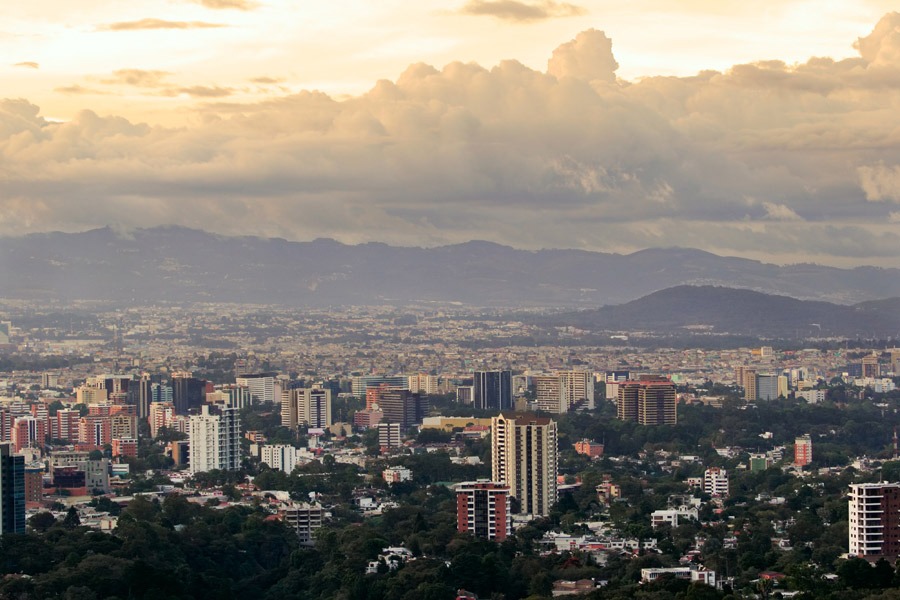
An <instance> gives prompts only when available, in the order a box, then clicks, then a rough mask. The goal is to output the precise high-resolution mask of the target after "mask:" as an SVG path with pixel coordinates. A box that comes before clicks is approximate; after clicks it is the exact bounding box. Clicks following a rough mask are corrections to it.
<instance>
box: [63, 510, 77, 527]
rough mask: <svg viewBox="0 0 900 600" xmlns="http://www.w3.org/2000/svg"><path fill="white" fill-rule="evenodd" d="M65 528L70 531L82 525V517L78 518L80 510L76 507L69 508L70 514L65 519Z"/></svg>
mask: <svg viewBox="0 0 900 600" xmlns="http://www.w3.org/2000/svg"><path fill="white" fill-rule="evenodd" d="M62 524H63V527H67V528H69V529H74V528H75V527H78V526H79V525H81V517H79V516H78V510H77V509H76V508H75V507H74V506H70V507H69V512H67V513H66V517H65V518H64V519H63V522H62Z"/></svg>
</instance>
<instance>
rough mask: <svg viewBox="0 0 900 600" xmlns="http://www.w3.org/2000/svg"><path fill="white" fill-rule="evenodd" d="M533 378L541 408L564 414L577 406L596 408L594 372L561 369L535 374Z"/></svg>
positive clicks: (539, 407) (536, 397)
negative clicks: (546, 373)
mask: <svg viewBox="0 0 900 600" xmlns="http://www.w3.org/2000/svg"><path fill="white" fill-rule="evenodd" d="M531 380H532V383H533V384H534V390H535V401H536V402H537V405H538V409H539V410H542V411H544V412H549V413H556V414H562V413H566V412H569V411H570V410H572V409H573V408H575V407H576V406H584V407H585V408H588V409H593V408H594V375H593V373H589V372H587V371H559V372H557V373H556V374H554V375H535V376H533V377H532V378H531Z"/></svg>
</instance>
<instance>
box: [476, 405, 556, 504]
mask: <svg viewBox="0 0 900 600" xmlns="http://www.w3.org/2000/svg"><path fill="white" fill-rule="evenodd" d="M491 460H492V463H491V479H492V481H495V482H498V483H504V484H506V485H508V486H509V495H510V496H512V497H513V498H515V500H516V502H517V504H518V507H519V511H518V512H522V513H527V514H531V515H535V516H546V515H548V514H550V507H552V506H553V505H554V504H555V503H556V476H557V472H558V465H557V431H556V422H555V421H553V420H552V419H549V418H546V417H537V416H535V415H514V416H511V417H506V416H504V415H503V414H501V415H500V416H498V417H494V418H492V419H491Z"/></svg>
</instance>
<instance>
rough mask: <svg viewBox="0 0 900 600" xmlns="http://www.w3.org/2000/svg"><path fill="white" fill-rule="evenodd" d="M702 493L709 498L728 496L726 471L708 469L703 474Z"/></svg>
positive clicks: (717, 468)
mask: <svg viewBox="0 0 900 600" xmlns="http://www.w3.org/2000/svg"><path fill="white" fill-rule="evenodd" d="M703 491H704V492H705V493H707V494H709V495H710V496H719V497H721V498H725V497H727V496H728V471H726V470H725V469H720V468H719V467H710V468H708V469H707V470H706V471H705V472H704V473H703Z"/></svg>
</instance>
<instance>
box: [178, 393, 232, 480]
mask: <svg viewBox="0 0 900 600" xmlns="http://www.w3.org/2000/svg"><path fill="white" fill-rule="evenodd" d="M209 408H210V407H209V406H202V407H201V413H200V414H199V415H192V416H191V417H190V425H189V432H188V436H189V439H190V443H191V445H190V453H191V456H190V463H191V466H190V470H191V474H194V473H203V472H206V471H212V470H214V469H219V470H221V471H236V470H238V469H239V468H240V466H241V417H240V414H239V413H238V410H237V409H236V408H226V409H223V410H222V411H221V412H220V414H211V413H210V411H209Z"/></svg>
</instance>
